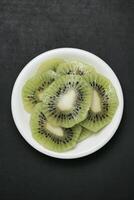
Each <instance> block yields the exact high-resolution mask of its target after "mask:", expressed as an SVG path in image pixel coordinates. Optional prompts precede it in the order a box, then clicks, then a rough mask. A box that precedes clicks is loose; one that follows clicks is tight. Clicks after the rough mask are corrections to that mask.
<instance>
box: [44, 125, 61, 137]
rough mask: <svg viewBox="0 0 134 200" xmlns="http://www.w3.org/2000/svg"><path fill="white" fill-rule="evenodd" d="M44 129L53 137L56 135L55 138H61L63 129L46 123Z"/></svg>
mask: <svg viewBox="0 0 134 200" xmlns="http://www.w3.org/2000/svg"><path fill="white" fill-rule="evenodd" d="M45 127H46V129H47V130H48V131H50V132H51V133H53V134H54V135H57V136H60V137H62V136H63V129H62V128H61V127H56V126H53V125H51V124H49V123H46V125H45Z"/></svg>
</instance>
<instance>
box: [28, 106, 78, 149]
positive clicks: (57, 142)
mask: <svg viewBox="0 0 134 200" xmlns="http://www.w3.org/2000/svg"><path fill="white" fill-rule="evenodd" d="M30 126H31V130H32V135H33V138H34V139H35V140H36V141H37V142H39V143H40V144H41V145H42V146H44V147H46V148H47V149H50V150H53V151H57V152H64V151H67V150H69V149H72V148H74V147H75V145H76V143H77V141H78V138H79V135H80V130H81V129H80V128H79V126H74V127H73V128H68V129H66V128H62V127H57V126H53V125H52V124H51V123H50V122H48V120H47V119H46V117H45V111H44V109H43V103H38V104H37V105H36V106H35V108H34V110H33V112H32V115H31V120H30Z"/></svg>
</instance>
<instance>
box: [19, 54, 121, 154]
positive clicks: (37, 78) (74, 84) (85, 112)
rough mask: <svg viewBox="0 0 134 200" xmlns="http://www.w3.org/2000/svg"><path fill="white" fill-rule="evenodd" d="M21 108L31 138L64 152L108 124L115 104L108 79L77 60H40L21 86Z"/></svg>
mask: <svg viewBox="0 0 134 200" xmlns="http://www.w3.org/2000/svg"><path fill="white" fill-rule="evenodd" d="M22 99H23V104H24V108H25V110H26V111H27V112H29V113H30V114H31V119H30V127H31V131H32V136H33V138H34V139H35V140H36V141H37V142H38V143H40V144H41V145H43V146H44V147H45V148H47V149H49V150H52V151H56V152H64V151H67V150H70V149H72V148H75V146H76V145H77V144H78V143H79V142H81V141H83V140H85V139H86V138H88V137H90V136H91V135H93V134H96V133H98V132H99V131H100V130H101V129H102V128H104V127H105V126H106V125H108V124H109V123H110V122H111V120H112V118H113V116H114V114H115V112H116V109H117V107H118V98H117V94H116V91H115V88H114V87H113V85H112V83H111V82H110V80H108V79H107V78H106V77H104V76H103V75H101V74H99V73H97V72H96V70H95V69H94V67H92V66H90V65H89V64H87V63H83V62H81V61H77V60H75V61H73V60H63V59H60V58H58V59H57V58H55V59H51V60H48V61H45V62H43V63H42V64H41V65H40V66H39V68H38V70H37V72H36V74H35V75H34V76H33V77H32V78H30V79H29V80H28V81H27V82H26V83H25V84H24V86H23V89H22Z"/></svg>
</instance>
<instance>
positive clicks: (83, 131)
mask: <svg viewBox="0 0 134 200" xmlns="http://www.w3.org/2000/svg"><path fill="white" fill-rule="evenodd" d="M92 134H93V132H92V131H90V130H88V129H86V128H84V127H81V133H80V137H79V140H78V142H82V141H83V140H85V139H87V138H88V137H90V136H91V135H92Z"/></svg>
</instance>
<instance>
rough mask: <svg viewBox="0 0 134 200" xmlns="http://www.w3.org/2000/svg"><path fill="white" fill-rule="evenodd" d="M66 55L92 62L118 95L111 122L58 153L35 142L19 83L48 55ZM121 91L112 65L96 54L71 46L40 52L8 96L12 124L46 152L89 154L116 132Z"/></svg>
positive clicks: (64, 155) (64, 156)
mask: <svg viewBox="0 0 134 200" xmlns="http://www.w3.org/2000/svg"><path fill="white" fill-rule="evenodd" d="M55 57H57V58H65V59H74V60H75V59H76V60H81V61H84V62H87V63H89V64H91V65H93V66H95V68H96V70H97V71H98V72H100V73H101V74H103V75H104V76H106V77H107V78H109V79H110V80H111V82H112V84H113V85H114V87H115V89H116V92H117V96H118V99H119V106H118V109H117V111H116V113H115V116H114V118H113V120H112V122H111V123H110V124H109V125H108V126H106V127H105V128H104V129H102V130H101V131H100V133H99V134H94V135H92V136H91V137H89V138H88V139H86V140H84V141H82V142H81V143H79V144H78V145H77V146H76V147H75V148H74V149H72V150H70V151H67V152H64V153H57V152H53V151H50V150H48V149H46V148H44V147H43V146H41V145H40V144H39V143H38V142H36V141H35V140H34V139H33V137H32V133H31V130H30V126H29V119H30V114H28V113H27V112H26V111H25V110H24V107H23V103H22V97H21V91H22V87H23V85H24V83H25V81H26V80H27V79H29V78H30V77H31V76H32V75H33V74H34V73H35V72H36V70H37V68H38V66H39V65H40V63H42V62H43V61H45V60H48V59H51V58H55ZM123 105H124V103H123V94H122V89H121V86H120V83H119V80H118V78H117V77H116V75H115V73H114V72H113V71H112V69H111V68H110V67H109V66H108V65H107V64H106V63H105V62H104V61H103V60H102V59H100V58H99V57H97V56H96V55H94V54H92V53H89V52H87V51H84V50H80V49H74V48H60V49H54V50H50V51H47V52H45V53H42V54H40V55H39V56H37V57H36V58H34V59H33V60H31V61H30V62H29V63H28V64H27V65H26V66H25V67H24V69H23V70H22V71H21V72H20V74H19V76H18V78H17V80H16V82H15V84H14V87H13V91H12V98H11V109H12V115H13V118H14V121H15V124H16V126H17V128H18V130H19V132H20V134H21V135H22V136H23V138H24V139H25V140H26V141H27V142H28V143H29V144H30V145H31V146H32V147H34V148H35V149H36V150H38V151H40V152H41V153H43V154H46V155H48V156H52V157H56V158H62V159H73V158H79V157H83V156H86V155H89V154H91V153H93V152H95V151H97V150H98V149H100V148H101V147H103V146H104V145H105V144H106V143H107V142H108V141H109V140H110V139H111V138H112V136H113V135H114V133H115V132H116V130H117V128H118V126H119V124H120V121H121V118H122V113H123Z"/></svg>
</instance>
